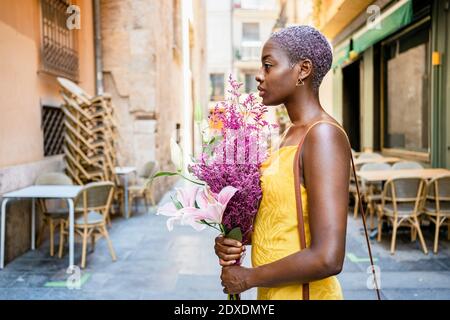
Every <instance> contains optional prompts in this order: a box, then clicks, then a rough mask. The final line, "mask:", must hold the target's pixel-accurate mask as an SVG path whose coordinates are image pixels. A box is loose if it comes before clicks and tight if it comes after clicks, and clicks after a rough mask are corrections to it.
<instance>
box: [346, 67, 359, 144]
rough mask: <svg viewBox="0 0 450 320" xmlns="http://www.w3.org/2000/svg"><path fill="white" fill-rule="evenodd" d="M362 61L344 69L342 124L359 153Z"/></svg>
mask: <svg viewBox="0 0 450 320" xmlns="http://www.w3.org/2000/svg"><path fill="white" fill-rule="evenodd" d="M360 61H361V60H357V61H354V62H352V63H351V64H349V65H348V66H346V67H344V68H343V69H342V74H343V104H342V109H343V110H342V122H343V123H342V124H343V126H344V129H345V131H347V134H348V137H349V139H350V143H351V145H352V148H353V149H354V150H355V151H358V152H359V151H361V118H360V114H361V112H360V110H361V108H360V101H361V100H360Z"/></svg>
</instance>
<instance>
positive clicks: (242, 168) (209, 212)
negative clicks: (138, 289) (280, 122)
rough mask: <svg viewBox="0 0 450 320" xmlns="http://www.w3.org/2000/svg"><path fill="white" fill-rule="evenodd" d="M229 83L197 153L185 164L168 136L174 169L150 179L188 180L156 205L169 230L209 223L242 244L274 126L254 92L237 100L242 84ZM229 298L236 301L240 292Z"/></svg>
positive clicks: (248, 233)
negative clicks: (163, 202) (225, 96)
mask: <svg viewBox="0 0 450 320" xmlns="http://www.w3.org/2000/svg"><path fill="white" fill-rule="evenodd" d="M228 82H229V85H230V90H228V93H229V94H228V95H227V99H226V100H225V101H221V102H219V103H217V104H216V106H215V108H214V110H213V111H212V113H211V114H210V115H209V118H208V121H206V120H203V122H202V123H201V125H200V130H201V133H202V140H203V141H202V152H201V154H200V155H199V156H198V157H197V158H192V162H191V163H190V164H188V165H187V166H184V165H183V163H182V150H181V149H180V147H179V146H178V145H177V144H176V143H175V141H173V140H171V150H172V161H173V162H174V163H175V164H176V167H177V171H176V172H158V173H157V174H155V175H154V176H153V177H152V179H153V178H156V177H159V176H173V175H178V176H181V177H183V178H184V179H186V180H187V181H189V182H190V183H191V184H190V185H189V186H188V187H186V188H183V189H176V194H175V195H174V196H172V202H170V203H168V204H166V205H164V206H161V207H160V208H158V211H157V214H161V215H166V216H169V217H170V218H169V219H168V220H167V227H168V229H169V230H172V228H173V225H174V223H179V224H182V225H190V226H192V227H193V228H194V229H196V230H202V229H204V228H205V227H206V226H209V227H213V228H215V229H217V230H218V231H220V232H221V233H222V234H223V235H224V236H226V237H229V238H233V239H235V240H238V241H240V242H242V244H244V245H245V244H248V243H249V242H250V239H251V232H252V229H253V221H254V218H255V216H256V213H257V211H258V208H259V203H260V201H261V198H262V190H261V186H260V171H259V167H260V165H261V163H262V162H263V161H264V160H265V159H266V158H267V156H268V146H269V137H270V135H271V134H272V129H274V128H276V127H277V125H274V124H269V123H268V121H267V120H265V114H266V112H267V107H266V106H264V105H262V104H261V103H259V102H258V101H257V100H256V97H255V96H254V95H253V94H249V95H248V96H247V97H246V98H245V99H242V98H241V93H240V92H239V89H240V87H241V86H242V84H241V83H238V82H237V81H236V80H235V79H233V77H232V76H231V75H230V77H229V80H228ZM241 100H243V101H241ZM240 263H241V261H238V262H237V264H240ZM229 299H230V300H238V299H239V295H229Z"/></svg>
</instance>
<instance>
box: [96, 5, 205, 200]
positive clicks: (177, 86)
mask: <svg viewBox="0 0 450 320" xmlns="http://www.w3.org/2000/svg"><path fill="white" fill-rule="evenodd" d="M193 3H194V8H195V10H194V11H195V16H196V17H199V21H200V22H199V23H198V24H197V23H195V24H193V26H192V27H193V28H192V29H193V30H192V31H193V33H194V37H195V43H194V45H193V47H192V48H191V50H192V52H194V53H195V55H194V58H193V59H192V60H191V62H192V63H194V64H195V65H196V66H198V67H196V68H194V70H193V71H195V74H196V77H195V80H194V81H193V84H194V87H193V90H192V92H193V93H188V94H192V95H193V99H196V100H198V101H199V102H200V103H201V100H202V99H204V98H203V95H204V94H203V92H205V94H206V89H204V86H205V85H206V80H205V79H204V78H205V77H206V69H205V68H204V67H201V64H203V61H204V60H202V59H203V58H202V55H203V54H204V51H205V50H204V43H205V39H206V38H205V35H204V32H206V30H205V28H204V27H202V29H200V28H199V27H200V25H201V21H204V15H205V10H204V7H205V4H204V1H201V0H200V1H198V0H196V1H194V2H193ZM181 5H182V3H181V0H171V1H156V0H153V1H145V0H133V1H131V0H103V1H102V2H101V25H102V51H103V72H104V82H105V91H106V92H108V93H110V94H111V95H112V97H113V102H114V104H115V106H116V109H117V111H118V114H119V117H118V118H119V121H120V134H121V140H120V141H119V160H120V162H121V165H132V166H137V167H138V168H139V167H141V166H142V165H143V164H144V163H145V162H146V161H150V160H157V161H158V162H159V163H160V166H161V169H164V170H172V169H173V167H172V165H171V162H170V148H169V143H168V142H169V138H170V137H176V126H177V124H180V125H182V124H183V112H184V109H183V108H184V106H183V66H182V61H183V59H182V56H183V52H182V49H183V48H182V7H181ZM197 30H201V31H197ZM203 70H204V71H203ZM202 72H204V76H202ZM197 75H200V77H197ZM197 79H199V80H197ZM194 103H195V102H194ZM193 105H195V104H193ZM189 126H191V125H190V124H189ZM191 127H192V126H191ZM186 129H187V130H191V129H192V128H184V127H183V126H182V127H181V128H180V134H182V132H183V131H184V130H186ZM172 183H173V179H165V178H164V179H160V180H159V181H158V183H157V184H156V190H157V195H156V198H157V199H158V198H159V197H160V195H161V194H162V193H163V192H165V191H166V190H167V188H168V186H169V185H171V184H172Z"/></svg>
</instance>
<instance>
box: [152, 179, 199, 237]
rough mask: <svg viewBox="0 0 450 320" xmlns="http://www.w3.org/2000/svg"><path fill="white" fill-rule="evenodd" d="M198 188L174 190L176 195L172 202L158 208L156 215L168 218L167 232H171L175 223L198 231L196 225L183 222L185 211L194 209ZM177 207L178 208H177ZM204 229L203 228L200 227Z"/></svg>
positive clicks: (190, 187) (189, 187)
mask: <svg viewBox="0 0 450 320" xmlns="http://www.w3.org/2000/svg"><path fill="white" fill-rule="evenodd" d="M198 189H199V187H197V186H188V187H186V188H182V189H179V188H176V192H177V195H176V197H175V199H173V200H174V201H175V202H177V203H174V201H172V202H169V203H166V204H165V205H163V206H161V207H159V208H158V211H157V212H156V214H158V215H164V216H168V217H170V218H169V219H167V222H166V224H167V229H168V230H169V231H172V230H173V226H174V224H175V223H181V224H186V223H187V224H189V225H191V226H192V227H193V228H194V229H196V230H198V226H197V225H198V223H196V224H192V223H190V222H188V221H187V220H186V221H185V220H183V215H184V213H185V211H183V210H186V209H188V208H189V209H195V198H196V195H197V192H198ZM177 207H178V208H177ZM201 227H203V228H204V226H201Z"/></svg>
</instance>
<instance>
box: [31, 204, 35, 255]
mask: <svg viewBox="0 0 450 320" xmlns="http://www.w3.org/2000/svg"><path fill="white" fill-rule="evenodd" d="M35 241H36V201H35V199H34V198H33V199H31V250H35V249H36V243H35Z"/></svg>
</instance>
